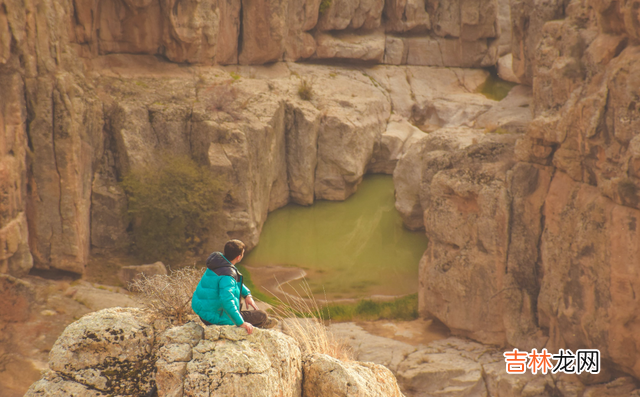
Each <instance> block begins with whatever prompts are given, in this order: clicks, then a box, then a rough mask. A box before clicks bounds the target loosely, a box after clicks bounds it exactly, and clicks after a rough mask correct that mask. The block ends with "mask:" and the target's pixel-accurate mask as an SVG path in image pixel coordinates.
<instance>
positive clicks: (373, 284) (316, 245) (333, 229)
mask: <svg viewBox="0 0 640 397" xmlns="http://www.w3.org/2000/svg"><path fill="white" fill-rule="evenodd" d="M394 200H395V198H394V188H393V180H392V177H391V176H389V175H370V176H367V177H365V179H364V181H363V182H362V184H361V185H360V186H359V188H358V191H357V192H356V193H355V194H354V195H353V196H351V197H350V198H349V199H347V200H345V201H342V202H330V201H318V202H316V203H315V204H313V205H312V206H309V207H303V206H298V205H294V204H290V205H287V206H286V207H284V208H281V209H279V210H276V211H274V212H272V213H271V214H269V217H268V219H267V221H266V223H265V225H264V228H263V230H262V234H261V236H260V243H259V244H258V246H257V247H256V248H255V249H254V250H253V251H251V252H250V253H249V254H247V256H246V257H245V259H244V260H243V262H242V264H243V265H246V266H250V267H273V266H293V267H298V268H301V269H304V270H305V272H306V273H307V276H306V281H307V282H308V283H309V286H310V287H311V290H312V292H313V293H314V295H315V296H316V297H317V298H319V299H324V295H325V294H326V297H327V298H328V299H341V298H364V297H370V296H373V295H405V294H411V293H415V292H417V290H418V262H419V261H420V257H421V256H422V254H423V253H424V251H425V249H426V248H427V238H426V237H425V235H424V233H422V232H410V231H408V230H407V229H405V228H404V226H403V225H402V220H401V218H400V214H399V213H398V211H397V210H396V209H395V207H394ZM265 270H267V269H265ZM281 281H282V280H281ZM294 284H295V283H294Z"/></svg>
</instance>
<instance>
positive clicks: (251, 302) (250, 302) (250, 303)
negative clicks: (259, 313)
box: [244, 295, 258, 310]
mask: <svg viewBox="0 0 640 397" xmlns="http://www.w3.org/2000/svg"><path fill="white" fill-rule="evenodd" d="M244 301H245V302H246V303H247V306H251V307H253V309H254V310H258V306H256V302H254V300H253V297H252V296H251V295H247V297H246V298H244Z"/></svg>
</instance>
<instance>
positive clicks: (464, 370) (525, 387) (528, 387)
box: [331, 323, 640, 397]
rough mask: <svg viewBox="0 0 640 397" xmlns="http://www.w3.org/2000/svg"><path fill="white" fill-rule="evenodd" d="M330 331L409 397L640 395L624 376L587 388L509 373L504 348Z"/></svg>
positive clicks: (561, 378)
mask: <svg viewBox="0 0 640 397" xmlns="http://www.w3.org/2000/svg"><path fill="white" fill-rule="evenodd" d="M331 331H332V332H333V333H334V334H335V335H337V336H338V337H341V338H344V340H345V341H346V342H347V343H348V344H349V345H350V346H351V348H352V349H353V350H354V354H355V355H356V358H357V359H358V360H367V361H371V362H374V363H376V364H382V365H384V366H386V367H387V368H389V369H391V371H392V372H393V373H394V374H395V375H396V377H397V378H398V383H399V385H400V388H401V390H402V391H403V393H404V394H405V395H407V396H416V397H417V396H425V397H430V396H440V395H447V396H454V397H464V396H486V397H513V396H515V397H549V396H566V397H569V396H571V397H594V396H603V397H604V396H620V397H636V396H638V395H640V389H638V387H637V384H636V382H635V381H634V380H633V379H632V378H630V377H620V378H617V379H615V380H613V381H611V382H608V383H604V384H597V385H592V386H585V385H583V384H582V383H581V382H580V381H579V380H578V379H577V378H576V377H575V376H570V375H565V374H562V373H559V374H555V375H551V374H542V373H540V372H538V373H537V374H535V375H534V374H532V373H531V372H530V371H527V373H525V374H509V373H507V372H506V364H505V361H504V356H503V355H502V354H503V352H504V349H501V348H496V347H495V346H487V345H483V344H480V343H477V342H473V341H470V340H466V339H461V338H456V337H449V338H445V339H439V340H435V341H431V342H429V343H427V344H417V343H413V345H410V344H407V343H403V342H399V341H396V340H393V339H388V338H385V337H381V336H376V335H372V334H370V333H368V332H366V331H365V330H364V329H363V328H362V327H360V326H358V325H356V324H354V323H339V324H332V325H331Z"/></svg>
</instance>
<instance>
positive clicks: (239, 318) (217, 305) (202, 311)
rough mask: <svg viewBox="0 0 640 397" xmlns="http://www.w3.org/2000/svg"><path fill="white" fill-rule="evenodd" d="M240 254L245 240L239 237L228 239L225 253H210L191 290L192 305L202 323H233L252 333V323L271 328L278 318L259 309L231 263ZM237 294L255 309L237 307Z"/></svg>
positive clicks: (237, 260) (234, 261) (237, 258)
mask: <svg viewBox="0 0 640 397" xmlns="http://www.w3.org/2000/svg"><path fill="white" fill-rule="evenodd" d="M243 257H244V243H243V242H242V241H240V240H229V241H227V243H226V244H225V245H224V254H223V253H221V252H214V253H212V254H211V255H209V258H207V270H205V272H204V274H203V275H202V278H201V279H200V282H199V283H198V286H197V287H196V290H195V291H194V293H193V298H192V299H191V307H192V308H193V311H194V312H195V313H196V314H197V315H198V316H200V319H201V320H202V322H203V323H204V324H205V325H214V324H215V325H235V326H238V327H242V328H244V329H246V330H247V333H248V334H249V335H251V332H253V327H254V326H256V327H259V328H273V327H274V326H275V325H276V324H277V323H278V321H277V320H275V319H272V318H269V315H268V314H267V312H265V311H264V310H259V309H258V307H257V306H256V303H255V302H254V300H253V298H252V297H251V291H249V288H247V286H246V285H244V284H243V282H242V274H241V273H240V272H239V271H238V269H237V268H236V267H235V266H234V265H235V264H236V263H238V262H240V261H241V260H242V258H243ZM240 296H243V297H244V298H245V302H246V303H247V306H251V307H253V308H254V309H255V310H240V309H241V306H240ZM247 308H248V307H247Z"/></svg>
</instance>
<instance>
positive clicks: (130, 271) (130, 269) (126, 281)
mask: <svg viewBox="0 0 640 397" xmlns="http://www.w3.org/2000/svg"><path fill="white" fill-rule="evenodd" d="M166 275H167V268H166V267H165V265H164V263H162V262H159V261H158V262H156V263H149V264H147V265H138V266H123V267H121V268H120V271H119V272H118V278H119V279H120V281H121V282H122V284H123V285H124V286H126V287H127V288H130V287H131V283H133V282H135V281H136V280H140V279H142V278H143V277H146V278H151V277H153V276H166Z"/></svg>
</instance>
